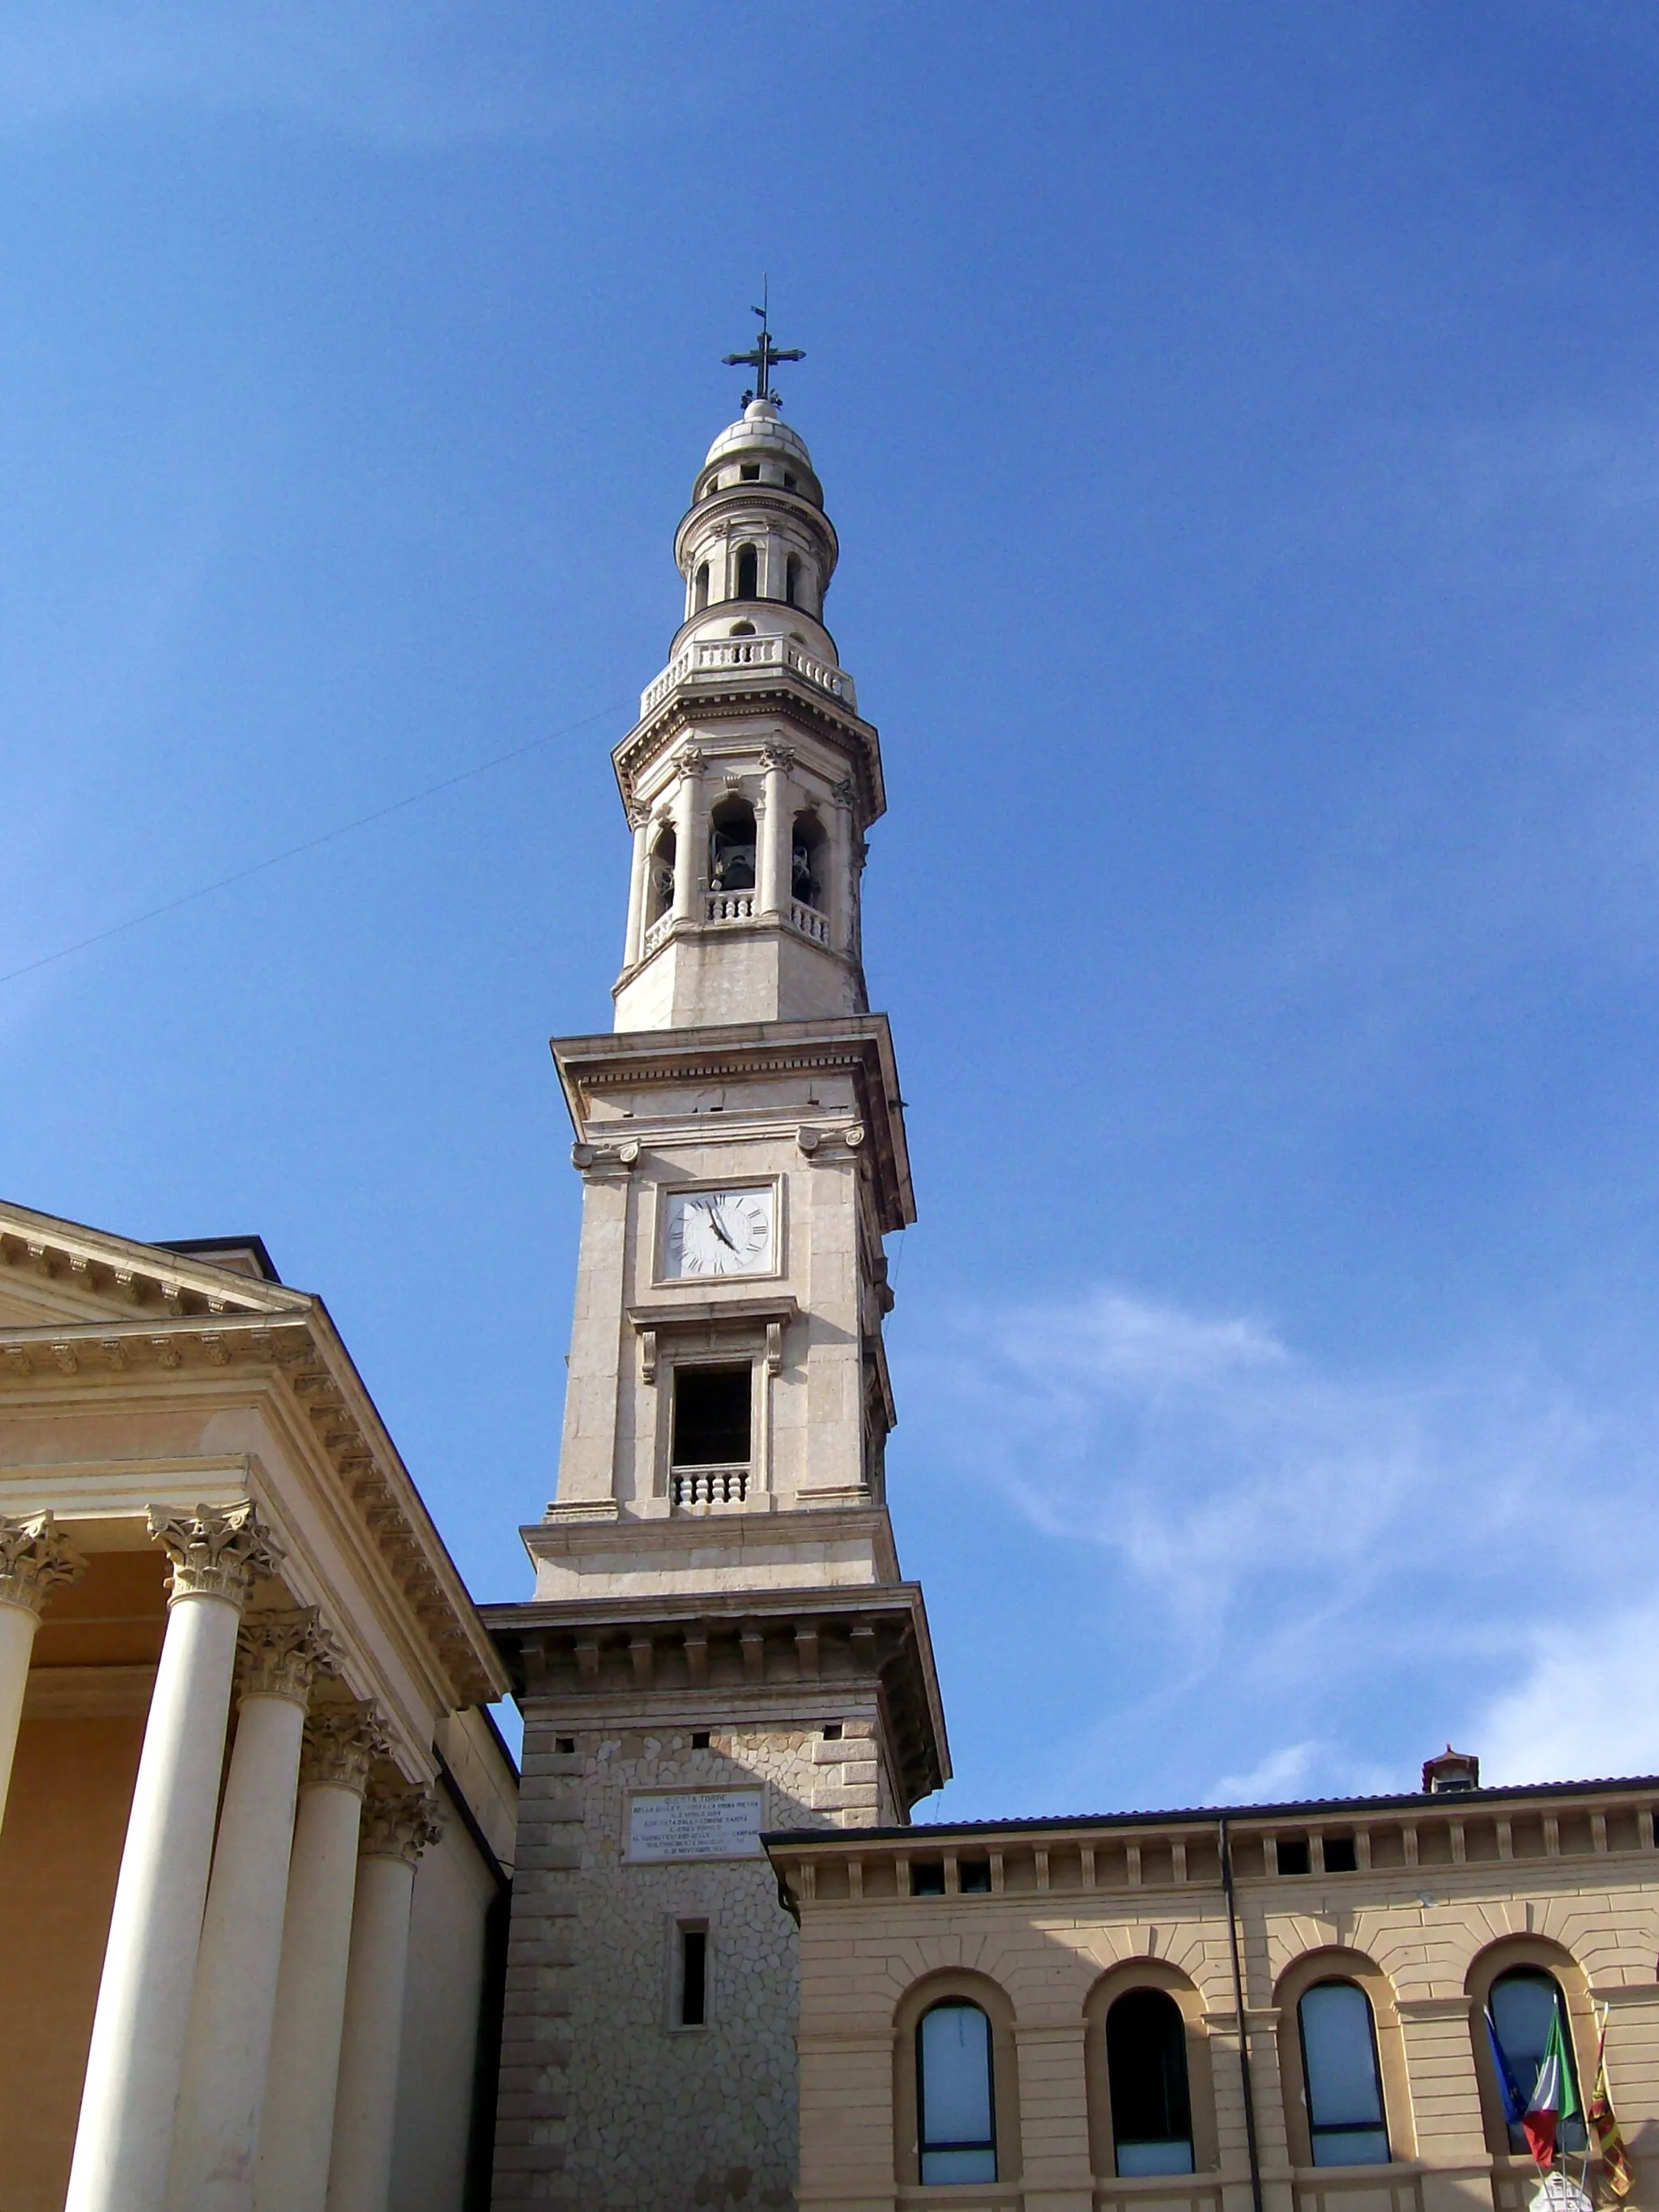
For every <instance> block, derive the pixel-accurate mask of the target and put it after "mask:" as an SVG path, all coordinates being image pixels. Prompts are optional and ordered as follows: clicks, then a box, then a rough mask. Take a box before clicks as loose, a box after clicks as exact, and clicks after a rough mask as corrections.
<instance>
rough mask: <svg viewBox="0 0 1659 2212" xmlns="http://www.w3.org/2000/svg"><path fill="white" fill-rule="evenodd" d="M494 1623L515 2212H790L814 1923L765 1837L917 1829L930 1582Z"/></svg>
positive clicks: (506, 2071) (555, 1612)
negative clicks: (802, 2010) (499, 1679)
mask: <svg viewBox="0 0 1659 2212" xmlns="http://www.w3.org/2000/svg"><path fill="white" fill-rule="evenodd" d="M546 1533H547V1532H546V1530H545V1529H544V1528H535V1529H532V1530H526V1536H527V1537H533V1538H538V1539H539V1538H541V1537H543V1536H544V1535H545V1534H546ZM488 1619H489V1626H490V1627H491V1630H492V1632H493V1633H494V1635H495V1639H496V1642H497V1644H498V1646H499V1648H500V1650H501V1652H502V1654H503V1656H505V1658H506V1659H507V1664H508V1666H509V1668H510V1669H511V1671H512V1674H513V1680H514V1683H515V1686H516V1688H517V1691H518V1695H519V1699H520V1704H521V1705H522V1707H523V1710H524V1716H525V1744H524V1780H523V1797H522V1809H521V1814H520V1831H519V1837H520V1843H519V1862H518V1870H517V1873H516V1875H515V1879H514V1885H513V1923H512V1934H511V1938H510V1944H509V1951H508V1968H507V2002H506V2016H505V2021H504V2025H503V2033H502V2048H501V2100H500V2117H499V2126H498V2134H497V2142H496V2153H495V2204H496V2205H497V2206H498V2207H503V2208H504V2207H507V2206H518V2205H523V2204H534V2203H566V2204H569V2205H572V2206H580V2207H581V2208H583V2212H589V2208H592V2212H719V2208H721V2207H729V2208H736V2207H738V2206H743V2207H744V2208H745V2212H753V2208H757V2207H760V2208H764V2212H784V2208H787V2207H788V2206H790V2205H792V2204H793V2199H794V2189H795V2171H794V2164H795V2147H796V2142H797V2136H798V2130H797V2119H796V2060H795V2045H794V2033H795V2021H796V2010H797V1989H796V1983H797V1954H796V1936H795V1929H794V1925H793V1922H792V1921H791V1920H790V1918H789V1917H787V1914H786V1912H785V1911H784V1910H783V1909H782V1907H781V1905H780V1903H779V1899H778V1892H777V1885H776V1882H775V1880H774V1878H773V1876H772V1875H771V1873H770V1870H769V1864H768V1862H767V1860H766V1858H765V1857H764V1856H763V1853H762V1851H761V1850H760V1848H759V1840H758V1838H759V1835H760V1834H761V1833H763V1832H767V1831H769V1830H775V1829H781V1828H793V1829H799V1828H803V1827H812V1826H823V1827H826V1828H829V1827H876V1826H886V1825H889V1824H890V1823H892V1822H895V1821H903V1820H906V1819H908V1813H909V1808H910V1806H911V1805H912V1804H913V1803H914V1802H915V1801H916V1799H917V1798H918V1797H920V1796H924V1795H926V1794H927V1792H929V1791H931V1790H935V1789H937V1788H938V1787H939V1784H941V1782H943V1781H944V1780H945V1778H946V1775H947V1774H948V1771H949V1770H948V1765H947V1760H946V1752H945V1738H944V1727H943V1720H942V1716H941V1713H940V1710H939V1692H938V1686H937V1683H936V1681H935V1680H934V1674H933V1658H932V1653H931V1649H930V1646H929V1644H928V1639H927V1619H926V1614H925V1613H924V1611H923V1608H922V1603H921V1591H920V1590H919V1589H917V1588H916V1587H915V1585H914V1584H910V1583H899V1584H896V1585H890V1586H888V1587H884V1588H872V1587H865V1588H861V1589H845V1588H837V1587H833V1586H832V1587H825V1588H819V1589H794V1590H790V1591H787V1592H786V1591H774V1592H769V1593H756V1592H754V1591H747V1592H732V1593H731V1594H730V1595H720V1594H714V1595H710V1594H708V1593H707V1592H705V1593H702V1594H701V1595H699V1594H696V1593H687V1594H685V1595H678V1596H677V1595H671V1594H665V1595H662V1596H661V1597H660V1598H659V1600H658V1601H655V1602H654V1603H653V1604H651V1605H650V1606H649V1607H644V1606H642V1605H641V1603H640V1602H639V1601H638V1600H637V1598H636V1599H635V1601H633V1602H632V1603H629V1601H626V1600H624V1599H620V1598H619V1599H616V1600H612V1601H605V1600H599V1599H585V1600H578V1601H568V1602H563V1603H560V1602H554V1603H531V1604H527V1605H514V1606H495V1607H489V1609H488ZM688 1936H690V1937H692V1938H694V1939H696V1938H701V1946H702V1948H701V1950H700V1951H694V1953H693V1954H691V1955H693V1956H696V1957H700V1958H701V1959H702V1972H703V1973H704V1976H705V1983H704V1990H703V2002H702V2007H701V2010H702V2015H703V2016H702V2019H701V2020H700V2021H687V2020H686V2019H685V2018H684V2010H685V1998H686V1990H685V1986H684V1976H685V1972H686V1960H687V1956H688V1954H687V1950H686V1942H687V1938H688ZM693 2009H694V2010H695V2009H697V2008H696V2007H693Z"/></svg>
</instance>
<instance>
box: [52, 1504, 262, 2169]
mask: <svg viewBox="0 0 1659 2212" xmlns="http://www.w3.org/2000/svg"><path fill="white" fill-rule="evenodd" d="M150 1534H151V1535H152V1536H153V1537H154V1538H155V1539H156V1540H157V1541H159V1542H161V1543H162V1544H164V1545H165V1546H166V1547H167V1552H168V1553H169V1555H170V1556H171V1558H172V1560H173V1586H172V1592H171V1595H170V1596H169V1598H168V1601H167V1633H166V1636H165V1637H164V1638H163V1639H162V1644H161V1664H160V1666H159V1667H158V1668H157V1669H156V1676H155V1690H154V1692H153V1693H152V1695H151V1698H150V1706H149V1722H148V1723H147V1724H146V1726H145V1729H144V1745H143V1752H142V1753H141V1754H140V1756H139V1761H138V1779H137V1784H136V1785H135V1787H134V1790H133V1793H132V1810H131V1814H130V1815H129V1818H128V1820H127V1833H126V1841H125V1844H124V1846H123V1848H122V1852H121V1871H120V1875H119V1876H118V1879H117V1881H116V1885H115V1906H114V1910H113V1911H112V1914H111V1916H110V1929H109V1941H108V1943H107V1945H106V1948H105V1952H104V1971H103V1976H102V1978H101V1980H100V1983H99V1986H98V2008H97V2012H96V2014H95V2015H94V2020H93V2028H92V2046H91V2049H90V2051H89V2052H88V2057H87V2071H86V2078H85V2081H84V2084H83V2086H82V2093H81V2118H80V2124H79V2126H78V2127H77V2129H76V2137H75V2157H74V2161H73V2164H72V2165H71V2166H70V2184H69V2195H68V2197H67V2199H66V2200H65V2212H161V2209H162V2207H163V2205H164V2203H165V2201H166V2197H167V2172H168V2167H169V2166H170V2164H171V2162H172V2156H173V2122H174V2118H175V2116H176V2114H177V2111H178V2106H179V2088H180V2085H181V2082H182V2080H183V2075H184V2063H185V2040H186V2038H187V2036H188V2033H189V2029H190V2008H191V1989H192V1986H193V1984H194V1981H195V1975H196V1956H197V1946H198V1944H199V1942H200V1940H201V1932H202V1907H203V1902H204V1899H205V1896H206V1893H207V1885H208V1866H209V1862H210V1858H211V1856H212V1851H213V1825H214V1816H215V1814H216V1811H217V1808H218V1797H219V1775H220V1769H221V1767H222V1763H223V1759H224V1748H225V1721H226V1717H227V1714H228V1711H229V1706H230V1689H231V1677H232V1674H233V1671H234V1666H235V1659H236V1631H237V1627H238V1625H239V1623H240V1618H241V1609H242V1603H243V1601H244V1599H245V1598H246V1595H247V1592H248V1589H249V1588H250V1587H251V1585H252V1580H253V1577H254V1575H255V1574H256V1573H258V1572H261V1571H263V1572H265V1573H274V1572H275V1571H276V1566H277V1565H278V1563H279V1561H280V1558H281V1554H280V1553H278V1552H277V1550H276V1547H275V1546H273V1545H272V1544H271V1543H270V1541H269V1539H268V1538H267V1537H266V1536H265V1534H264V1531H263V1530H262V1529H260V1528H259V1527H258V1523H257V1522H256V1520H255V1517H254V1512H253V1508H252V1505H251V1504H243V1505H237V1506H233V1507H231V1508H230V1509H229V1510H228V1511H226V1512H223V1513H210V1512H208V1511H207V1510H202V1511H201V1512H199V1513H197V1514H196V1515H194V1516H174V1515H169V1514H164V1513H161V1512H159V1511H156V1510H152V1511H151V1514H150Z"/></svg>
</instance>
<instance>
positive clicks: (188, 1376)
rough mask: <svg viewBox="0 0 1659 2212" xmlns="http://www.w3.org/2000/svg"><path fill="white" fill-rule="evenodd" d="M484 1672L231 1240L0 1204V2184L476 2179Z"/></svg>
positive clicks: (485, 1772) (48, 2198) (368, 2200)
mask: <svg viewBox="0 0 1659 2212" xmlns="http://www.w3.org/2000/svg"><path fill="white" fill-rule="evenodd" d="M504 1685H505V1675H504V1673H503V1670H502V1668H501V1662H500V1660H499V1658H498V1657H497V1656H496V1653H495V1650H494V1648H493V1646H492V1645H491V1644H490V1641H489V1637H488V1635H487V1634H486V1633H485V1632H484V1628H483V1623H482V1622H481V1620H479V1617H478V1614H477V1611H476V1609H475V1608H474V1607H473V1604H472V1601H471V1599H470V1598H469V1596H468V1595H467V1593H466V1590H465V1588H464V1587H463V1585H462V1583H461V1580H460V1577H459V1575H458V1574H457V1573H456V1571H455V1568H454V1565H453V1563H452V1561H451V1560H450V1559H449V1556H448V1554H447V1552H446V1551H445V1549H444V1547H443V1544H442V1542H441V1541H440V1539H439V1537H438V1534H437V1533H436V1531H435V1529H434V1528H433V1526H432V1523H431V1522H430V1521H429V1520H428V1516H427V1514H426V1511H425V1510H424V1508H423V1507H422V1504H421V1502H420V1499H419V1497H418V1496H417V1494H416V1490H415V1486H414V1484H413V1483H412V1482H411V1480H410V1477H409V1474H408V1472H407V1470H406V1468H404V1464H403V1462H402V1461H401V1459H400V1458H399V1456H398V1451H397V1448H396V1446H395V1445H394V1444H393V1443H392V1439H391V1438H390V1437H389V1436H388V1435H387V1434H386V1430H385V1429H384V1427H383V1426H382V1425H381V1422H380V1417H379V1415H378V1414H377V1413H376V1412H375V1410H374V1403H373V1401H371V1399H370V1397H369V1395H368V1391H367V1390H366V1389H365V1388H364V1386H363V1383H362V1379H361V1377H360V1376H358V1374H357V1372H356V1369H355V1368H354V1367H353V1365H352V1363H351V1359H350V1357H349V1353H348V1352H347V1351H346V1348H345V1346H343V1344H342V1342H341V1341H340V1339H339V1337H338V1335H337V1333H336V1331H335V1329H334V1327H333V1325H332V1323H331V1321H330V1320H329V1317H328V1315H327V1312H326V1311H325V1309H324V1307H323V1305H322V1304H321V1302H320V1301H319V1300H318V1299H317V1298H315V1297H309V1296H307V1294H305V1293H304V1292H301V1291H295V1290H293V1289H291V1288H290V1287H289V1285H286V1284H284V1283H282V1282H280V1281H279V1280H278V1279H277V1278H276V1270H275V1269H274V1268H273V1267H272V1266H271V1264H270V1259H269V1257H268V1255H267V1254H266V1253H265V1250H264V1246H263V1245H262V1244H261V1243H259V1241H258V1238H257V1237H252V1238H241V1239H222V1240H219V1241H218V1242H216V1243H210V1244H203V1245H190V1246H157V1245H147V1244H138V1243H131V1242H130V1241H129V1240H127V1239H125V1238H123V1237H112V1236H109V1235H107V1234H105V1233H104V1232H102V1231H97V1230H91V1229H85V1228H82V1227H79V1226H77V1225H75V1224H73V1223H70V1222H65V1221H59V1220H54V1219H52V1218H48V1217H47V1216H45V1215H42V1214H37V1213H31V1212H26V1211H24V1210H23V1209H22V1208H21V1207H19V1206H0V1811H3V1822H4V1825H3V1827H0V1899H3V1905H4V1913H5V1923H6V1940H5V1942H4V1944H3V1945H0V2203H3V2204H4V2205H5V2207H6V2212H63V2208H64V2205H65V2203H67V2204H68V2205H69V2206H70V2207H71V2208H73V2212H325V2206H326V2207H331V2208H332V2212H385V2208H386V2207H387V2206H388V2205H389V2204H392V2205H396V2206H397V2207H398V2212H467V2208H471V2207H472V2206H482V2205H483V2203H486V2202H487V2201H488V2199H487V2192H488V2185H489V2106H490V2105H491V2104H492V2103H493V2063H494V2051H495V2015H496V2010H497V2008H498V2004H499V1968H498V1966H496V1965H495V1964H494V1962H495V1960H496V1956H497V1954H499V1951H500V1948H501V1937H502V1936H504V1932H505V1931H504V1926H503V1916H504V1911H505V1894H506V1887H507V1878H508V1869H510V1867H511V1864H512V1858H513V1832H514V1826H515V1820H516V1794H517V1790H516V1778H515V1775H514V1771H513V1765H512V1762H511V1760H510V1759H508V1758H507V1755H506V1753H505V1752H504V1750H503V1749H502V1747H501V1742H500V1741H499V1739H498V1738H497V1736H496V1735H495V1730H494V1729H493V1727H492V1725H491V1723H490V1722H489V1717H488V1715H487V1713H486V1712H485V1711H483V1706H484V1705H485V1704H486V1702H487V1701H488V1700H489V1699H493V1698H495V1697H497V1696H499V1695H500V1693H501V1690H502V1688H503V1687H504Z"/></svg>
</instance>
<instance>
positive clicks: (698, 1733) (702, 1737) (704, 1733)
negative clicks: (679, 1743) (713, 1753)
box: [691, 1729, 711, 1751]
mask: <svg viewBox="0 0 1659 2212" xmlns="http://www.w3.org/2000/svg"><path fill="white" fill-rule="evenodd" d="M710 1733H711V1731H710V1730H709V1729H692V1731H691V1748H692V1750H693V1751H707V1750H708V1741H709V1735H710Z"/></svg>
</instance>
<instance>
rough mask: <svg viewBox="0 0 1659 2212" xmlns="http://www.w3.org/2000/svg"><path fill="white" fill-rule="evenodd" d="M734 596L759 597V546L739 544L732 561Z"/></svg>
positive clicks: (740, 597) (738, 597) (737, 597)
mask: <svg viewBox="0 0 1659 2212" xmlns="http://www.w3.org/2000/svg"><path fill="white" fill-rule="evenodd" d="M759 597H760V549H759V548H758V546H755V545H739V546H738V550H737V553H736V555H735V556H734V558H733V560H732V598H733V599H759Z"/></svg>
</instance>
